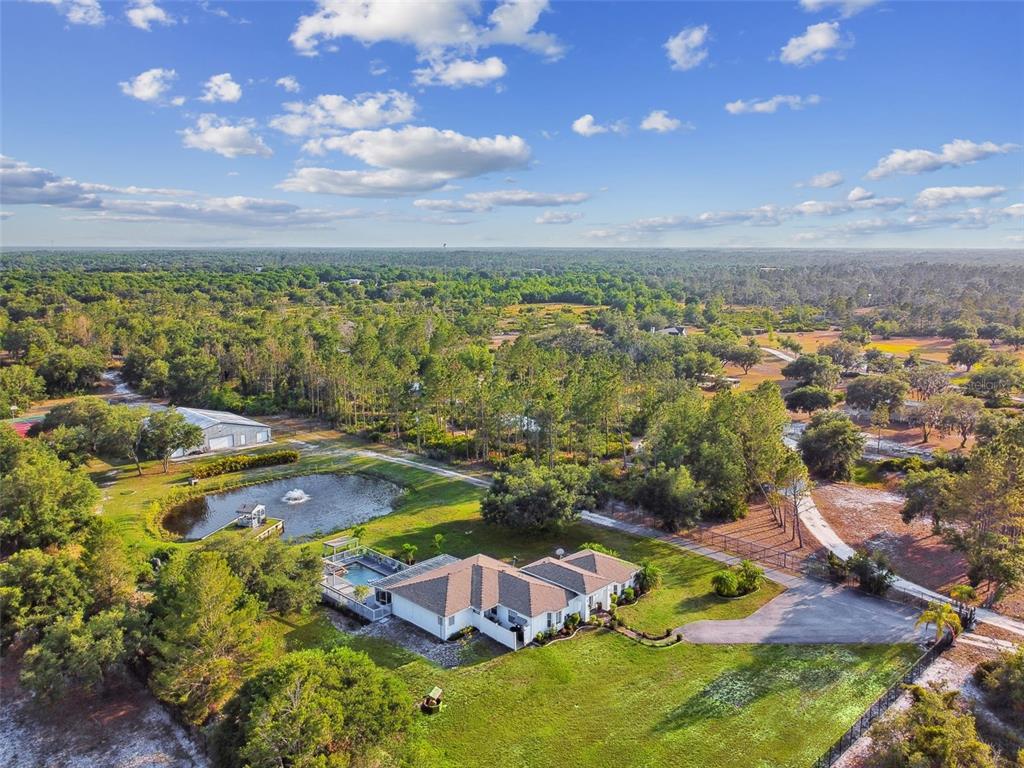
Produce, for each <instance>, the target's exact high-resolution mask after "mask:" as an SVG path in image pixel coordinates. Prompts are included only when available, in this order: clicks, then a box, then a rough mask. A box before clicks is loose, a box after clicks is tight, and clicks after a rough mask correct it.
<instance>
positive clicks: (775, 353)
mask: <svg viewBox="0 0 1024 768" xmlns="http://www.w3.org/2000/svg"><path fill="white" fill-rule="evenodd" d="M761 351H762V352H767V353H768V354H769V355H771V356H772V357H777V358H779V360H781V361H782V362H784V363H792V362H793V361H794V360H796V355H793V354H791V353H789V352H783V351H782V350H781V349H772V348H771V347H761Z"/></svg>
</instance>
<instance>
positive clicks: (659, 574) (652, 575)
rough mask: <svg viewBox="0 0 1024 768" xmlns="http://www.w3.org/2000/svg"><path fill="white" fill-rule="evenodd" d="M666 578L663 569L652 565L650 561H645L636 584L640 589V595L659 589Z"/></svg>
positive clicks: (642, 563) (641, 565)
mask: <svg viewBox="0 0 1024 768" xmlns="http://www.w3.org/2000/svg"><path fill="white" fill-rule="evenodd" d="M663 578H664V573H663V571H662V570H661V567H660V566H658V565H656V564H655V563H652V562H651V561H650V560H644V561H643V562H641V563H640V573H638V574H637V578H636V583H637V587H638V588H639V589H640V594H646V593H647V592H650V591H651V590H652V589H657V588H658V587H660V586H661V582H662V580H663Z"/></svg>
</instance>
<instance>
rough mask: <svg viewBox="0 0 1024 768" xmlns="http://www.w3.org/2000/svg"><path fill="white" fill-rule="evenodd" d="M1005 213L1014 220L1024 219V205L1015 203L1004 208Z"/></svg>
mask: <svg viewBox="0 0 1024 768" xmlns="http://www.w3.org/2000/svg"><path fill="white" fill-rule="evenodd" d="M1003 213H1005V214H1006V215H1007V216H1013V217H1014V218H1018V219H1020V218H1024V203H1014V204H1013V205H1008V206H1006V207H1005V208H1003Z"/></svg>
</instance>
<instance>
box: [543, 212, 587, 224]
mask: <svg viewBox="0 0 1024 768" xmlns="http://www.w3.org/2000/svg"><path fill="white" fill-rule="evenodd" d="M582 218H583V214H582V213H577V212H574V211H544V213H542V214H541V215H540V216H538V217H537V218H536V219H534V220H533V223H534V224H572V223H573V222H574V221H579V220H580V219H582Z"/></svg>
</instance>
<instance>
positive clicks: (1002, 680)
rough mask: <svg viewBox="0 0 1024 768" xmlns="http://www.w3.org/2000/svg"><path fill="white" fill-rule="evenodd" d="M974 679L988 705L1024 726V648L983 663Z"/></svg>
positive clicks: (1011, 720)
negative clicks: (983, 693)
mask: <svg viewBox="0 0 1024 768" xmlns="http://www.w3.org/2000/svg"><path fill="white" fill-rule="evenodd" d="M974 679H975V680H976V681H977V682H978V684H979V685H980V686H981V689H982V690H983V691H984V692H985V699H986V702H987V703H988V705H989V706H991V707H992V708H993V709H995V710H996V711H997V712H1000V713H1003V712H1005V713H1006V714H1007V715H1009V717H1008V718H1007V719H1008V720H1010V722H1015V723H1017V724H1020V723H1024V648H1018V649H1017V650H1016V651H1015V652H1013V653H1003V654H1001V655H1000V657H999V658H998V659H993V660H990V661H983V662H982V663H981V664H979V665H978V668H977V670H976V671H975V673H974ZM1018 758H1019V755H1018Z"/></svg>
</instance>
